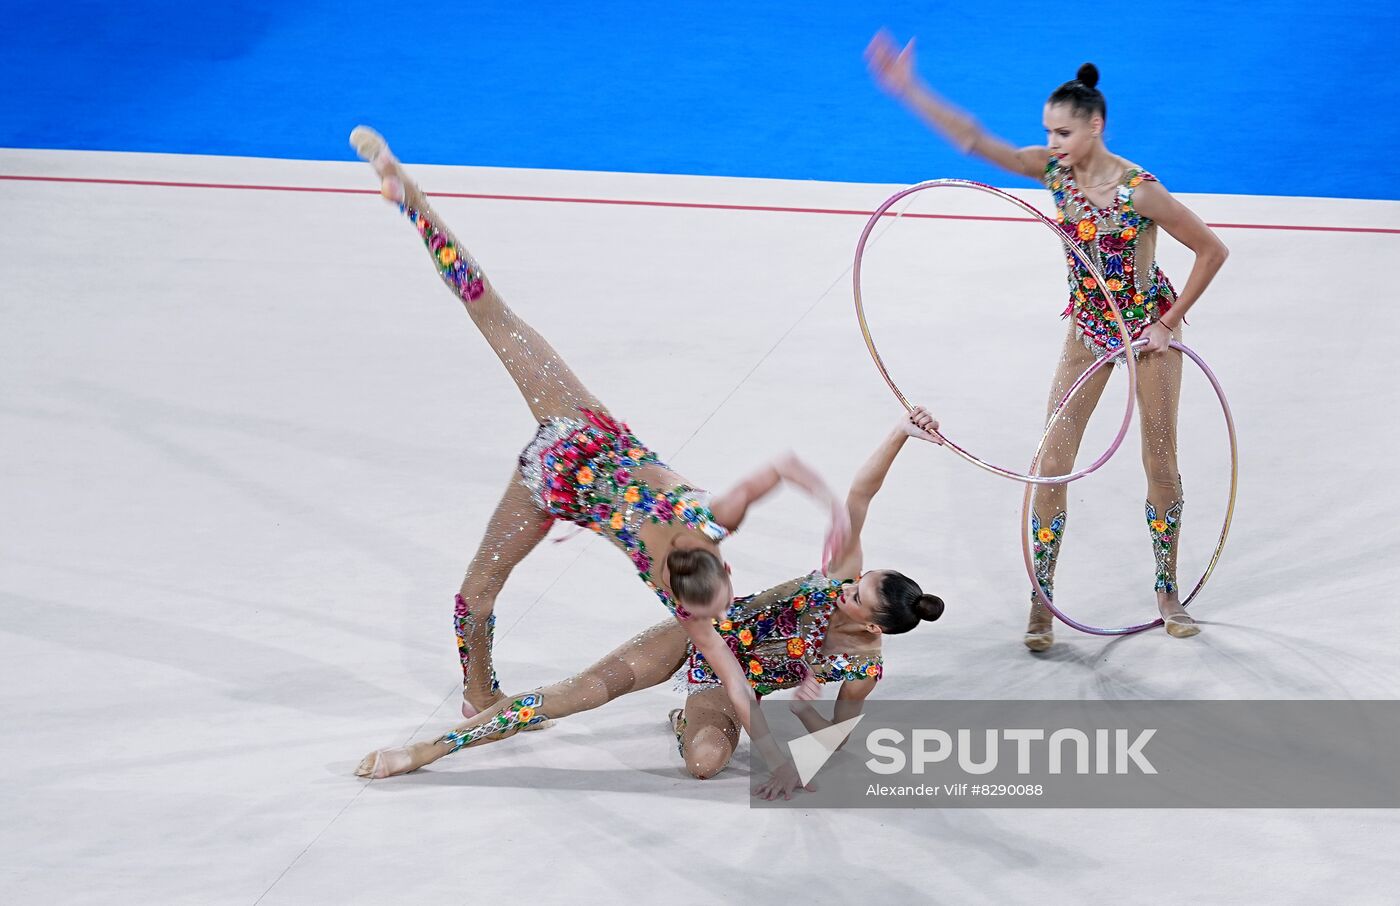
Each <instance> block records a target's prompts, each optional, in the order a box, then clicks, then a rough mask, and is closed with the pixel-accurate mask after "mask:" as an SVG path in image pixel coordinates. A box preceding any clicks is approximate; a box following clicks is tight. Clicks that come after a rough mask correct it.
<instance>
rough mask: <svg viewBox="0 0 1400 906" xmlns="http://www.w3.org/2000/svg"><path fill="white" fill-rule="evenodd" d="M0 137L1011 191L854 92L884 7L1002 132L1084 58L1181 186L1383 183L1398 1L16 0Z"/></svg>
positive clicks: (1170, 179) (1112, 126)
mask: <svg viewBox="0 0 1400 906" xmlns="http://www.w3.org/2000/svg"><path fill="white" fill-rule="evenodd" d="M5 7H6V8H7V12H6V14H5V16H4V17H3V18H4V23H3V24H4V28H3V31H0V78H3V83H0V84H3V85H4V90H3V91H0V146H5V147H27V148H83V149H99V150H120V151H167V152H181V153H198V154H233V155H252V156H259V157H289V158H308V159H338V158H348V157H350V152H349V150H348V147H347V145H346V135H347V134H348V133H349V131H350V128H351V127H352V126H354V125H355V124H356V123H359V122H368V123H371V124H374V125H376V126H378V127H379V128H380V129H381V130H382V131H383V132H384V133H385V134H386V135H388V136H389V137H390V139H391V141H392V142H393V143H394V145H395V146H396V147H397V148H398V149H400V150H401V152H402V153H403V154H404V156H405V157H407V158H409V159H411V160H414V161H421V162H428V163H458V164H479V165H489V166H506V167H551V168H563V169H587V170H627V171H644V172H657V173H700V174H718V175H732V176H772V177H784V178H799V179H821V180H850V181H860V182H895V183H907V182H915V181H918V180H920V179H927V178H931V177H935V176H965V177H969V178H973V179H980V180H987V181H995V182H998V183H1001V184H1008V183H1016V182H1020V181H1021V180H1018V179H1017V178H1014V177H1008V176H1006V175H1003V174H999V173H996V172H995V171H992V170H991V169H990V168H988V167H986V166H984V165H982V164H979V163H977V162H975V161H971V160H968V159H965V158H963V157H962V156H961V155H959V154H957V153H956V152H954V151H952V150H951V149H949V148H947V147H946V146H945V145H943V144H942V142H941V141H939V140H938V139H937V138H936V137H934V136H933V135H931V134H930V133H928V132H926V131H925V130H924V128H923V127H922V126H921V125H920V124H919V123H918V122H916V121H915V120H914V119H913V117H912V116H910V115H909V114H907V113H906V112H905V111H904V110H903V109H902V108H901V107H900V106H899V105H898V104H896V103H895V102H894V101H892V100H890V99H889V98H887V97H885V96H884V95H883V94H881V93H880V91H879V90H878V89H877V88H876V87H875V86H874V85H873V84H872V83H871V81H870V79H869V78H868V77H867V75H866V73H865V69H864V63H863V61H862V58H861V51H862V50H863V48H864V46H865V43H866V41H867V40H868V39H869V37H870V35H871V34H872V33H873V32H874V31H875V29H876V28H877V27H879V26H882V25H883V26H888V27H889V28H891V29H892V30H893V31H894V32H895V33H896V35H897V36H899V37H901V38H902V37H905V36H908V35H917V36H918V38H919V47H920V53H919V68H920V70H921V72H922V73H923V74H924V76H925V77H926V78H927V79H928V80H929V81H930V82H931V83H932V84H933V85H934V86H935V87H937V88H939V89H940V90H941V91H942V92H943V93H944V94H945V95H947V96H948V97H950V98H951V99H953V100H955V101H956V102H958V103H959V104H961V105H963V106H965V107H966V108H967V109H969V110H971V111H972V112H973V113H974V114H976V115H977V116H978V117H979V118H981V119H982V121H983V122H984V123H986V124H987V125H988V126H989V127H990V128H992V129H993V130H995V131H997V132H999V133H1000V134H1002V135H1003V136H1005V137H1006V138H1008V139H1010V140H1011V141H1013V142H1016V143H1018V144H1020V143H1024V144H1032V143H1037V142H1039V141H1041V139H1042V135H1041V130H1040V110H1041V104H1042V102H1043V101H1044V98H1045V96H1046V95H1047V94H1048V93H1049V92H1050V91H1051V90H1052V89H1053V88H1054V87H1055V86H1056V85H1058V84H1059V83H1060V82H1062V81H1064V80H1065V79H1068V78H1072V77H1073V75H1074V71H1075V69H1076V67H1077V66H1078V65H1079V64H1080V63H1081V62H1083V61H1085V60H1093V61H1094V62H1095V63H1097V64H1098V66H1099V68H1100V70H1101V72H1102V81H1101V83H1100V88H1102V89H1103V91H1104V93H1105V94H1106V95H1107V97H1108V103H1109V126H1108V137H1109V140H1110V145H1111V147H1112V148H1113V149H1114V150H1115V151H1116V152H1118V153H1120V154H1122V155H1124V156H1127V157H1130V158H1132V159H1134V160H1136V161H1137V162H1139V163H1141V164H1142V165H1144V166H1146V167H1148V168H1150V169H1152V170H1153V171H1154V172H1156V173H1157V174H1158V175H1159V176H1160V177H1161V178H1162V179H1163V181H1164V182H1165V183H1166V184H1167V185H1168V186H1169V187H1170V188H1173V189H1177V190H1181V191H1194V192H1225V193H1250V194H1277V195H1325V196H1341V197H1357V198H1400V166H1397V165H1396V153H1397V149H1400V114H1397V110H1398V109H1400V103H1398V101H1400V75H1397V67H1395V66H1394V65H1393V63H1386V62H1385V61H1386V60H1387V59H1391V57H1390V54H1391V53H1392V52H1393V49H1394V46H1395V45H1396V43H1397V41H1400V4H1398V3H1395V2H1394V0H1386V2H1379V0H1359V2H1353V3H1347V4H1331V5H1324V4H1319V3H1316V2H1302V0H1275V2H1251V3H1240V4H1228V3H1218V2H1202V0H1183V2H1177V3H1166V2H1137V3H1124V4H1122V5H1121V6H1120V5H1118V4H1114V3H1102V4H1093V5H1076V4H1070V3H1058V4H1056V3H1045V2H1034V3H1032V2H1029V0H1013V2H1006V3H982V4H946V3H912V2H882V0H871V2H866V3H860V4H858V3H855V2H847V3H836V2H819V0H807V2H786V0H775V2H757V3H755V2H745V3H737V2H728V0H726V2H713V3H692V2H679V0H677V2H672V3H666V2H656V0H651V2H645V3H643V2H633V0H626V2H613V3H609V2H606V0H602V2H599V3H597V4H592V5H587V4H564V3H546V2H537V3H529V4H527V3H521V2H513V3H503V2H489V3H461V2H458V3H453V2H439V3H435V4H418V3H403V4H396V3H393V2H377V3H371V2H366V0H335V2H331V0H284V2H278V3H253V2H238V0H232V2H219V3H208V4H197V3H189V2H178V3H177V2H174V0H129V2H125V3H111V2H103V3H95V2H78V3H57V2H53V0H48V2H34V0H7V2H6V3H5Z"/></svg>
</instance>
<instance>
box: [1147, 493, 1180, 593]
mask: <svg viewBox="0 0 1400 906" xmlns="http://www.w3.org/2000/svg"><path fill="white" fill-rule="evenodd" d="M1185 505H1186V501H1185V500H1177V501H1176V502H1174V503H1173V504H1172V505H1171V506H1169V507H1167V509H1166V512H1164V513H1163V514H1162V517H1161V518H1160V519H1159V518H1158V517H1157V508H1156V507H1154V506H1153V505H1152V501H1150V500H1149V501H1147V530H1148V532H1150V533H1151V535H1152V554H1153V556H1154V557H1155V558H1156V560H1157V583H1156V585H1154V586H1153V587H1154V588H1155V589H1156V590H1157V591H1159V592H1165V593H1168V594H1170V593H1172V592H1175V591H1176V551H1177V535H1178V533H1179V532H1180V530H1181V511H1182V508H1183V507H1184V506H1185Z"/></svg>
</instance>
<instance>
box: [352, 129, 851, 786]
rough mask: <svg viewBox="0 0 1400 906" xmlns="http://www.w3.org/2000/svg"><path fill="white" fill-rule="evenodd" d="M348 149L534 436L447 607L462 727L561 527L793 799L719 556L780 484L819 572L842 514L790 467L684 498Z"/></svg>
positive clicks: (405, 190) (835, 545) (455, 248)
mask: <svg viewBox="0 0 1400 906" xmlns="http://www.w3.org/2000/svg"><path fill="white" fill-rule="evenodd" d="M350 140H351V144H352V145H353V146H354V148H355V150H356V152H357V153H358V154H359V155H360V156H361V157H362V158H364V159H365V160H366V161H368V162H370V163H371V164H372V165H373V167H374V169H375V171H376V172H377V173H378V174H379V176H380V179H381V190H382V192H383V194H384V196H385V197H386V198H388V199H389V200H391V201H394V202H397V203H398V204H399V206H400V207H401V208H402V210H403V211H404V213H405V214H406V215H407V216H408V220H409V222H410V223H411V224H413V226H414V227H415V228H416V229H417V231H418V233H419V235H420V236H421V237H422V239H423V241H424V243H426V245H427V247H428V252H429V254H430V255H431V257H432V260H433V263H434V265H435V266H436V267H437V270H438V273H439V275H440V276H441V278H442V280H443V281H444V282H445V283H446V284H447V287H448V289H450V290H451V291H452V293H453V295H455V296H457V297H458V298H459V299H460V300H461V301H462V303H463V304H464V305H465V306H466V309H467V314H469V315H470V316H471V319H472V321H473V322H474V323H475V324H476V326H477V328H478V329H479V330H480V331H481V334H482V336H483V337H485V339H486V341H487V342H488V343H489V344H490V345H491V348H492V350H494V351H495V353H496V355H497V356H498V357H499V358H500V360H501V362H502V364H504V365H505V367H506V370H507V371H508V372H509V373H510V376H511V377H512V378H513V379H514V380H515V383H516V386H517V387H518V388H519V389H520V392H521V394H522V395H523V396H524V397H525V402H526V404H527V405H528V406H529V407H530V412H531V414H533V415H534V417H535V420H536V421H537V422H539V429H538V430H537V431H536V432H535V436H534V438H533V439H532V440H531V441H530V443H529V445H528V446H527V447H526V448H525V451H524V452H523V453H521V454H520V459H519V463H518V466H517V469H516V471H515V474H513V475H512V476H511V479H510V482H509V484H508V486H507V487H506V491H505V495H504V496H503V497H502V499H501V502H500V503H499V504H498V505H497V507H496V511H495V513H494V514H493V515H492V517H491V520H490V522H489V523H488V525H487V528H486V534H485V537H484V538H483V539H482V541H481V544H480V546H479V548H478V549H477V552H476V555H475V556H474V557H473V559H472V561H471V564H470V565H469V566H468V568H467V574H466V577H465V578H464V579H463V580H462V586H461V589H460V591H459V593H458V594H457V597H456V611H455V622H456V632H457V648H458V651H459V654H460V658H461V663H462V675H463V690H462V695H463V703H462V713H463V716H464V717H468V718H470V717H472V716H474V715H476V714H477V713H478V712H479V711H481V710H484V709H487V708H491V707H492V706H494V705H496V704H498V703H499V702H500V701H501V700H502V698H503V697H504V696H502V694H501V692H500V683H499V682H498V681H497V678H496V673H495V669H494V668H493V666H492V663H491V642H492V635H493V629H494V626H495V606H496V598H497V596H498V595H499V594H500V592H501V588H502V587H503V586H504V585H505V582H506V579H507V578H508V577H509V576H510V573H511V571H512V570H513V569H514V568H515V566H516V564H518V563H519V562H520V561H521V560H523V559H524V558H525V556H526V555H527V554H529V553H530V551H531V550H533V549H534V548H535V546H536V545H537V544H539V543H540V541H541V540H542V539H543V538H544V536H545V534H546V533H547V532H548V530H549V527H550V525H551V523H552V522H553V521H554V520H555V519H565V520H568V521H570V522H573V523H575V524H577V525H580V526H583V527H586V528H589V529H592V530H594V531H596V532H598V533H599V534H601V535H603V536H604V537H606V538H608V539H609V540H610V541H612V542H613V543H614V544H615V545H617V546H618V547H619V548H621V549H622V551H623V552H624V553H626V554H627V556H628V558H629V559H630V560H631V561H632V564H633V566H634V567H635V568H636V570H637V573H638V575H639V576H640V577H641V579H642V581H643V582H644V583H646V585H647V586H648V587H649V588H651V589H652V590H653V591H654V592H655V593H656V595H657V596H658V597H659V598H660V599H661V602H662V604H664V605H665V606H666V608H667V609H668V610H669V611H670V612H671V613H672V614H673V615H674V616H675V617H676V619H677V620H680V621H681V622H682V624H683V625H684V627H685V630H686V635H687V636H688V637H689V640H690V643H691V644H692V645H693V646H694V647H695V649H696V650H697V651H699V652H701V653H702V654H703V655H704V656H705V657H706V658H708V659H709V660H710V662H711V663H713V664H714V665H715V669H716V672H717V673H718V674H719V678H720V680H721V681H722V682H723V684H724V688H725V689H726V691H727V693H728V695H729V697H730V698H731V700H732V704H733V706H734V708H735V711H736V713H737V715H738V717H739V720H740V721H741V723H742V725H743V727H744V730H745V731H746V732H748V733H749V734H750V736H751V737H752V738H753V739H754V742H755V746H756V748H757V749H758V751H759V752H760V754H762V755H763V756H764V759H765V760H766V761H767V762H768V763H769V766H770V767H771V768H773V769H774V770H775V780H776V782H778V783H779V784H780V786H781V787H783V789H784V791H790V790H791V789H793V788H795V787H796V786H797V773H796V770H795V769H794V768H793V767H792V764H791V761H790V760H789V759H787V757H786V756H785V755H783V753H782V752H781V750H779V749H778V748H777V747H776V744H774V743H773V742H772V740H771V737H769V736H768V735H767V732H766V727H765V726H764V725H763V718H762V715H761V714H760V713H759V712H758V711H757V709H754V711H753V712H752V719H753V722H754V723H753V725H752V726H751V725H750V718H751V714H750V710H749V707H748V704H749V702H750V701H751V700H752V699H753V692H752V690H751V689H750V687H749V684H748V682H747V681H746V680H745V678H744V675H743V672H742V671H741V670H740V668H739V665H738V662H737V661H735V660H734V658H733V657H731V656H730V654H729V648H728V647H727V646H726V644H725V642H724V640H723V639H722V638H720V636H719V634H718V633H717V632H716V630H715V625H714V622H713V618H714V617H717V616H719V615H720V614H721V613H723V612H724V611H725V610H726V609H727V608H728V607H729V605H730V602H731V601H732V600H733V598H734V590H733V586H732V585H731V584H730V578H729V567H728V565H727V564H726V563H725V562H724V560H723V559H722V558H721V556H720V549H719V543H720V542H721V541H723V540H724V539H725V537H727V536H728V535H729V533H730V532H732V531H733V530H734V529H736V528H738V527H739V525H740V523H742V522H743V520H744V515H745V513H746V512H747V510H748V508H749V506H750V505H751V504H753V503H754V502H755V501H757V500H759V499H760V498H762V497H764V496H766V495H767V494H769V493H770V492H771V491H773V490H774V488H776V487H777V486H778V484H779V483H780V482H788V483H791V484H793V485H795V486H797V487H798V488H801V489H802V490H803V491H805V492H807V493H808V494H809V495H811V496H812V497H813V498H814V499H815V500H817V501H819V502H820V503H822V504H823V505H824V506H826V507H827V508H828V509H829V511H830V514H831V524H830V529H829V531H828V534H827V539H826V550H825V552H824V554H823V565H825V563H826V561H827V559H828V558H829V557H830V556H831V555H832V554H833V553H834V552H835V551H838V550H841V549H844V547H845V546H846V541H847V538H848V536H849V533H850V517H849V516H848V514H847V511H846V507H845V505H844V503H842V502H841V501H839V500H838V499H837V498H836V496H835V495H834V494H833V493H832V492H831V490H830V489H829V488H828V487H827V486H826V484H825V482H823V481H822V480H821V478H820V477H819V476H818V475H817V474H816V473H815V472H814V471H812V470H811V469H810V468H808V467H807V466H806V465H805V464H803V463H802V462H801V461H800V460H798V459H797V458H796V457H794V456H791V455H788V456H784V457H781V458H779V459H778V460H776V461H775V462H773V463H772V464H771V465H768V466H765V467H764V468H762V469H759V470H758V471H757V472H755V473H754V474H753V475H752V476H750V477H749V478H748V479H746V480H744V481H742V482H741V483H739V485H737V486H736V487H735V488H734V489H732V490H731V491H729V492H728V493H725V494H722V495H720V496H718V497H715V498H714V499H713V500H711V498H710V495H709V494H707V493H706V492H704V491H701V490H699V489H697V488H695V487H693V486H691V485H690V484H688V483H687V482H686V481H685V479H684V478H682V477H681V476H680V475H678V474H677V473H676V472H674V471H672V470H671V469H670V468H668V467H667V466H666V465H665V464H664V463H662V462H661V460H660V459H659V458H658V457H657V455H656V454H655V453H653V452H652V451H651V450H649V449H647V447H646V446H645V445H644V444H643V443H642V442H641V441H640V440H638V439H637V437H636V436H635V435H633V434H632V432H631V430H630V429H628V427H627V425H625V424H623V423H622V422H619V421H617V420H616V419H614V418H613V417H612V415H610V414H609V413H608V410H607V408H606V407H604V406H603V404H602V403H601V402H599V400H598V399H597V397H595V396H593V394H592V393H590V392H589V391H588V389H587V388H586V387H584V385H583V383H582V382H580V381H579V379H578V378H577V377H575V376H574V373H573V372H572V371H571V370H570V369H569V366H568V365H567V364H565V363H564V360H563V359H561V358H560V357H559V354H558V353H557V352H555V350H554V349H553V347H551V346H550V345H549V343H548V342H546V341H545V339H544V338H543V337H542V336H540V335H539V334H538V333H537V332H536V331H535V330H534V329H533V328H531V327H530V325H528V324H526V323H525V322H524V321H522V320H521V319H520V318H519V317H518V316H517V315H516V314H515V312H513V311H512V310H511V309H510V308H509V307H508V306H507V305H506V303H505V301H504V300H503V299H502V298H501V297H500V295H498V294H497V293H496V291H495V289H494V288H493V287H492V285H491V283H490V281H489V280H487V279H486V276H485V274H483V273H482V271H481V268H480V267H479V266H478V265H477V263H476V262H475V261H474V260H473V259H472V258H471V257H470V255H468V253H467V251H466V249H464V248H463V247H462V246H461V245H460V244H459V243H458V241H457V239H456V237H455V236H453V235H452V233H451V232H450V231H449V230H448V229H447V226H446V225H445V224H444V223H443V222H442V220H441V219H440V218H439V217H438V215H437V214H436V213H434V211H433V210H432V209H431V208H430V207H429V206H428V201H427V199H426V198H425V197H424V195H423V193H422V192H421V191H420V190H419V188H418V186H417V185H416V184H415V183H414V182H413V180H411V179H410V178H409V177H408V175H407V173H405V172H404V170H403V168H402V167H401V166H400V165H399V162H398V160H397V159H396V158H395V157H394V155H393V154H392V153H391V152H390V151H389V148H388V146H387V145H386V144H385V142H384V139H383V137H381V136H380V135H379V134H378V133H377V132H375V131H374V130H372V129H369V128H367V127H365V126H360V127H358V128H357V129H355V131H354V132H353V133H351V136H350Z"/></svg>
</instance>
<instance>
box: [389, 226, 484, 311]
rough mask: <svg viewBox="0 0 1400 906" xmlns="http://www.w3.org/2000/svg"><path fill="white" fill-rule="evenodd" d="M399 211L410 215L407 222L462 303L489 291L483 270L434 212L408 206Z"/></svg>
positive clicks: (444, 281) (439, 273)
mask: <svg viewBox="0 0 1400 906" xmlns="http://www.w3.org/2000/svg"><path fill="white" fill-rule="evenodd" d="M399 209H400V210H402V211H403V212H404V214H406V215H407V216H408V222H409V223H411V224H413V226H414V228H415V229H416V230H418V235H419V236H422V237H423V244H424V245H425V246H427V247H428V254H430V255H432V256H433V264H434V265H435V266H436V267H437V271H438V276H439V277H441V278H442V282H443V283H446V284H447V286H448V288H449V289H451V290H452V291H453V292H454V293H456V295H457V298H459V299H461V300H462V301H463V302H472V301H474V300H476V299H479V298H480V297H481V294H482V293H483V292H485V291H486V281H485V280H484V279H483V278H482V275H481V267H480V266H479V265H478V264H477V263H476V262H475V261H473V260H472V258H471V256H470V255H468V254H467V253H466V251H465V250H463V249H461V248H460V247H459V246H458V245H457V241H456V240H455V239H454V238H453V236H452V234H451V233H449V232H447V231H446V230H445V229H443V228H442V226H441V225H440V224H439V222H438V220H437V218H436V215H434V214H433V212H432V209H431V208H425V209H424V210H418V209H417V208H413V207H410V206H408V205H400V206H399Z"/></svg>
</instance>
